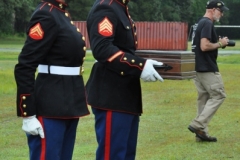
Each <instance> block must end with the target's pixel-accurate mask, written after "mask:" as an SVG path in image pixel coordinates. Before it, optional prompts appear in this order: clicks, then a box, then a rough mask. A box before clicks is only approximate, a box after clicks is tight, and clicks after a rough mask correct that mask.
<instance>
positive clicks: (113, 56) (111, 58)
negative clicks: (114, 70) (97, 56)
mask: <svg viewBox="0 0 240 160" xmlns="http://www.w3.org/2000/svg"><path fill="white" fill-rule="evenodd" d="M122 54H123V52H122V51H118V52H117V53H115V54H114V55H112V56H111V57H110V58H109V59H108V62H112V61H113V60H114V59H115V58H117V57H118V56H120V55H122Z"/></svg>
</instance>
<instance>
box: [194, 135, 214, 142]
mask: <svg viewBox="0 0 240 160" xmlns="http://www.w3.org/2000/svg"><path fill="white" fill-rule="evenodd" d="M196 142H217V138H216V137H211V136H208V140H204V139H201V138H200V137H198V136H197V135H196Z"/></svg>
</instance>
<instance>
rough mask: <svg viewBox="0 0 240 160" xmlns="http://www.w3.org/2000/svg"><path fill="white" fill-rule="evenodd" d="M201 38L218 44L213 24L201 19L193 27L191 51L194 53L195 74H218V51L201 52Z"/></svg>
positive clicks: (207, 19) (204, 18) (205, 18)
mask: <svg viewBox="0 0 240 160" xmlns="http://www.w3.org/2000/svg"><path fill="white" fill-rule="evenodd" d="M202 38H207V39H209V41H210V42H211V43H216V42H218V37H217V34H216V32H215V29H214V25H213V22H212V21H211V20H210V19H209V18H207V17H202V18H201V19H200V20H199V21H198V23H197V24H195V25H194V27H193V34H192V51H193V52H195V70H196V71H197V72H218V71H219V70H218V66H217V56H218V49H215V50H211V51H206V52H203V51H202V50H201V48H200V42H201V39H202Z"/></svg>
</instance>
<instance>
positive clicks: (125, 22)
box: [86, 0, 146, 114]
mask: <svg viewBox="0 0 240 160" xmlns="http://www.w3.org/2000/svg"><path fill="white" fill-rule="evenodd" d="M87 30H88V35H89V39H90V44H91V49H92V52H93V55H94V57H95V59H96V60H97V61H96V63H95V64H94V65H93V68H92V71H91V75H90V78H89V80H88V82H87V86H86V88H87V95H88V97H87V99H88V103H89V105H91V106H92V107H95V108H99V109H106V110H113V111H120V112H128V113H133V114H141V113H142V98H141V97H142V95H141V85H140V75H141V72H142V70H143V67H144V65H145V62H146V60H145V59H143V58H141V57H138V56H136V55H135V50H136V48H137V34H136V27H135V25H134V22H133V20H132V19H131V17H130V15H129V13H128V7H127V4H124V3H123V2H122V0H96V2H95V3H94V5H93V7H92V9H91V10H90V13H89V15H88V18H87Z"/></svg>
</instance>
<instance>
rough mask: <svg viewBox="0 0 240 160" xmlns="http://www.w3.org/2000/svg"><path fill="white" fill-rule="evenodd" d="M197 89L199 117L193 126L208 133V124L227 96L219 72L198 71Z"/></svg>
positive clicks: (195, 80)
mask: <svg viewBox="0 0 240 160" xmlns="http://www.w3.org/2000/svg"><path fill="white" fill-rule="evenodd" d="M194 82H195V85H196V88H197V91H198V98H197V117H196V118H195V119H194V120H193V121H192V122H191V124H190V125H191V126H192V127H194V128H196V129H200V130H203V131H205V132H206V133H207V134H208V124H209V122H210V120H211V119H212V117H213V115H214V114H215V113H216V111H217V110H218V108H219V107H220V105H221V104H222V103H223V101H224V99H225V98H226V94H225V92H224V85H223V81H222V77H221V74H220V73H219V72H215V73H214V72H197V73H196V78H195V79H194Z"/></svg>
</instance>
